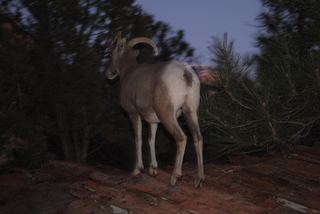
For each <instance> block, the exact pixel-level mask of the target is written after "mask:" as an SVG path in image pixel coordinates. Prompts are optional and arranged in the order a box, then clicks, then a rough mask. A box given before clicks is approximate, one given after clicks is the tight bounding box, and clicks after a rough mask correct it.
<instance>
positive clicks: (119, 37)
mask: <svg viewBox="0 0 320 214" xmlns="http://www.w3.org/2000/svg"><path fill="white" fill-rule="evenodd" d="M120 40H121V31H120V32H118V33H117V35H116V36H115V37H114V39H113V40H112V42H111V43H110V45H109V46H112V45H113V44H114V43H115V41H117V44H118V43H119V42H120Z"/></svg>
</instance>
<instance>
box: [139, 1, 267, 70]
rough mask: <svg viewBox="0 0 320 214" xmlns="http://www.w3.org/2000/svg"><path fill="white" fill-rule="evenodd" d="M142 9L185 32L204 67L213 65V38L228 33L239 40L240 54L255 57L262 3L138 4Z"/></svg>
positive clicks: (237, 44)
mask: <svg viewBox="0 0 320 214" xmlns="http://www.w3.org/2000/svg"><path fill="white" fill-rule="evenodd" d="M136 4H139V5H141V6H142V9H143V10H144V11H145V12H147V13H149V14H151V15H154V17H155V20H157V21H163V22H166V23H168V24H169V25H170V26H172V28H173V30H180V29H182V30H184V31H185V39H186V41H187V42H188V43H189V44H190V45H191V46H192V47H193V48H195V49H196V55H199V54H201V55H202V56H203V57H202V59H203V61H202V62H201V63H204V64H207V65H213V63H212V62H211V61H210V54H209V51H208V46H209V45H210V42H211V41H212V39H211V37H212V36H222V35H223V33H224V32H227V33H228V36H229V39H235V41H236V44H235V45H236V50H237V51H238V52H239V53H247V52H248V53H252V52H256V51H257V50H256V49H255V48H254V47H253V43H254V42H255V41H254V39H253V36H254V35H255V34H256V33H257V31H258V29H257V28H256V27H254V26H255V25H256V24H257V22H256V21H255V18H256V17H257V15H258V14H259V12H260V11H261V9H262V5H261V2H260V1H259V0H161V1H159V0H136Z"/></svg>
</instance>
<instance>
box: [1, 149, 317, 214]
mask: <svg viewBox="0 0 320 214" xmlns="http://www.w3.org/2000/svg"><path fill="white" fill-rule="evenodd" d="M229 162H230V163H228V164H223V165H216V164H207V165H205V174H206V181H205V183H204V184H203V187H202V189H195V188H194V187H193V186H192V185H193V181H194V179H195V174H196V165H195V164H194V163H187V164H184V165H183V177H182V179H181V180H180V185H179V186H176V187H169V186H168V183H169V180H170V176H171V172H172V169H173V167H167V169H166V170H159V172H158V176H157V177H150V176H148V175H147V172H146V171H147V170H145V172H144V173H143V175H142V176H141V177H140V178H135V179H133V178H131V175H130V173H129V172H125V171H121V170H119V169H115V168H111V167H108V166H106V165H99V166H97V167H93V166H88V165H83V164H78V163H70V162H61V161H48V162H46V163H45V164H43V166H42V168H41V169H38V170H24V169H15V172H14V173H13V174H5V175H1V176H0V214H11V213H12V214H13V213H15V214H16V213H19V214H20V213H24V214H27V213H30V214H37V213H39V214H40V213H41V214H42V213H46V214H53V213H57V214H60V213H61V214H63V213H70V214H80V213H83V214H104V213H117V214H126V213H164V214H168V213H179V214H184V213H189V214H196V213H201V214H206V213H217V214H220V213H235V214H244V213H263V214H273V213H290V214H291V213H292V214H294V213H307V214H312V213H320V146H319V143H317V144H314V146H313V147H307V146H299V147H298V148H297V149H296V150H295V152H294V153H292V154H291V155H290V156H289V157H284V156H282V155H281V154H280V153H269V154H267V155H264V156H263V157H260V158H258V157H253V156H235V157H229Z"/></svg>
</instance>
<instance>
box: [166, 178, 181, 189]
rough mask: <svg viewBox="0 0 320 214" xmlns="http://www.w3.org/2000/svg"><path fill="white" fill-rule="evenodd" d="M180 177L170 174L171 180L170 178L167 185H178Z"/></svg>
mask: <svg viewBox="0 0 320 214" xmlns="http://www.w3.org/2000/svg"><path fill="white" fill-rule="evenodd" d="M181 178H182V176H177V177H174V176H172V177H171V180H170V183H169V186H171V187H174V186H178V185H179V183H178V181H179V180H180V179H181Z"/></svg>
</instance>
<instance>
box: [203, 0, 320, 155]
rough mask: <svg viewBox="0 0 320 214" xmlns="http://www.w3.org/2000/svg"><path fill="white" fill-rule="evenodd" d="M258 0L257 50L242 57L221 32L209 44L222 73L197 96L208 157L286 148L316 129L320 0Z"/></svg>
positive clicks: (291, 146)
mask: <svg viewBox="0 0 320 214" xmlns="http://www.w3.org/2000/svg"><path fill="white" fill-rule="evenodd" d="M262 3H263V5H264V6H266V7H268V9H269V10H268V12H262V13H261V14H260V15H259V16H258V20H259V21H260V22H261V26H260V28H261V30H260V32H261V33H260V34H259V35H258V37H257V41H258V43H257V46H258V47H260V54H259V55H256V56H254V57H253V58H251V59H250V58H248V57H244V58H245V59H246V60H244V58H243V57H241V56H240V55H239V54H237V53H235V52H234V41H231V42H228V41H227V36H226V35H224V37H223V38H222V39H221V38H219V37H214V38H213V42H212V44H211V46H210V47H209V49H210V50H211V52H212V56H213V58H212V60H213V62H215V63H216V64H217V70H218V72H219V79H218V80H217V81H216V82H215V83H212V84H211V86H212V87H213V88H214V89H215V90H216V91H217V93H216V94H215V95H213V96H208V95H206V94H205V95H203V96H202V102H201V103H202V105H201V108H200V110H201V112H200V113H201V125H202V127H203V129H204V130H207V133H209V134H208V139H207V142H208V144H209V147H210V148H211V149H212V153H211V154H212V155H213V156H220V155H224V154H230V153H231V154H239V153H241V154H243V153H252V152H258V151H268V150H270V149H282V150H284V151H286V152H290V151H291V149H292V148H294V146H295V145H297V144H298V143H299V142H300V141H301V138H303V137H305V136H306V135H307V134H308V133H309V132H310V130H311V128H313V129H316V130H318V128H319V119H320V117H319V115H320V114H319V113H320V112H319V110H318V106H319V101H320V100H319V89H320V88H319V87H320V84H319V83H320V79H319V66H320V64H319V62H320V53H319V50H318V47H319V44H320V43H319V42H320V40H319V38H318V37H314V36H313V35H315V34H319V33H320V28H319V27H317V26H318V24H316V23H319V21H320V20H319V17H318V16H315V14H318V12H319V11H320V7H319V6H320V5H319V2H318V1H312V0H310V1H298V0H297V1H287V0H277V1H269V0H264V1H262ZM311 23H314V25H312V26H313V27H312V28H311V27H310V26H311V25H310V24H311ZM253 62H254V63H253ZM250 68H251V69H252V68H255V69H256V70H255V73H254V74H255V75H254V77H255V78H253V76H250V74H252V72H250Z"/></svg>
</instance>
